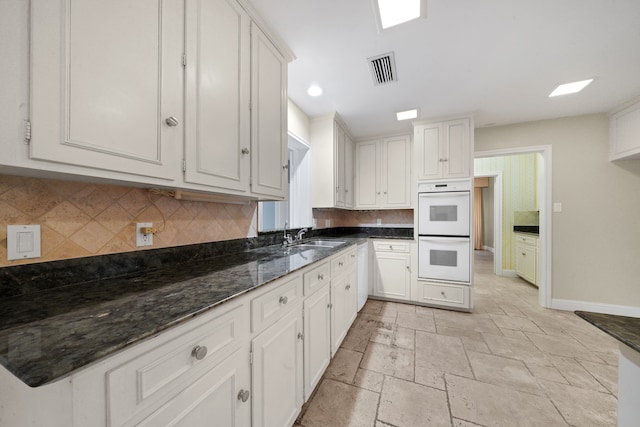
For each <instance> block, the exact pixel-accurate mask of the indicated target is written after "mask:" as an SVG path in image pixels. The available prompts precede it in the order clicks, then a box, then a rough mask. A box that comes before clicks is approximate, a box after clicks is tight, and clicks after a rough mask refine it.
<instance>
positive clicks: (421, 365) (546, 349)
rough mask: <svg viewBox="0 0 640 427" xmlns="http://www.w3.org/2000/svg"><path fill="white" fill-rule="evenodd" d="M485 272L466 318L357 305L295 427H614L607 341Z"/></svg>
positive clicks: (481, 268) (613, 376) (614, 374)
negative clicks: (343, 337) (473, 305)
mask: <svg viewBox="0 0 640 427" xmlns="http://www.w3.org/2000/svg"><path fill="white" fill-rule="evenodd" d="M492 268H493V258H492V255H491V253H489V252H484V251H483V252H478V253H476V265H475V308H474V311H473V313H472V314H468V313H459V312H454V311H447V310H439V309H431V308H426V307H418V306H413V305H408V304H399V303H390V302H381V301H374V300H369V301H368V302H367V304H366V305H365V307H364V308H363V309H362V311H361V312H360V313H359V315H358V318H357V319H356V321H355V322H354V324H353V326H352V327H351V329H350V331H349V334H348V335H347V337H346V338H345V340H344V342H343V344H342V347H341V348H340V349H339V351H338V352H337V354H336V355H335V357H334V359H333V361H332V362H331V364H330V365H329V367H328V368H327V371H326V373H325V375H324V378H323V380H322V381H321V383H320V385H319V386H318V387H317V389H316V391H315V394H314V395H313V396H312V398H311V400H310V401H309V402H308V403H307V404H306V405H305V406H304V407H303V409H302V412H301V414H300V416H299V418H298V420H297V423H296V426H300V427H301V426H303V427H316V426H322V427H327V426H331V427H345V426H374V427H388V426H395V427H409V426H411V427H413V426H450V427H470V426H509V427H513V426H544V427H551V426H568V425H570V426H598V427H600V426H615V425H616V412H617V398H616V395H617V383H618V368H617V363H618V357H617V351H618V350H617V348H618V346H617V343H616V341H615V340H613V339H612V338H610V337H608V336H607V335H606V334H604V333H602V332H600V331H599V330H597V329H596V328H595V327H593V326H591V325H590V324H588V323H587V322H585V321H584V320H582V319H580V318H578V317H577V316H575V315H574V314H573V313H570V312H561V311H554V310H547V309H543V308H541V307H540V306H539V305H538V302H537V290H536V288H534V287H533V286H531V285H529V284H527V283H526V282H524V281H522V280H520V279H518V278H507V277H498V276H495V275H493V273H492Z"/></svg>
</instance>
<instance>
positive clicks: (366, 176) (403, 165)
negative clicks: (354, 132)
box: [355, 135, 412, 209]
mask: <svg viewBox="0 0 640 427" xmlns="http://www.w3.org/2000/svg"><path fill="white" fill-rule="evenodd" d="M411 169H412V168H411V137H410V136H409V135H402V136H398V137H390V138H384V139H382V140H372V141H361V142H358V143H357V144H356V178H355V181H356V205H355V207H356V208H357V209H379V208H389V209H401V208H409V207H411Z"/></svg>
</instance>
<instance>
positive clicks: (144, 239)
mask: <svg viewBox="0 0 640 427" xmlns="http://www.w3.org/2000/svg"><path fill="white" fill-rule="evenodd" d="M145 227H153V223H151V222H139V223H137V224H136V246H152V245H153V233H143V232H142V231H141V230H140V229H141V228H145Z"/></svg>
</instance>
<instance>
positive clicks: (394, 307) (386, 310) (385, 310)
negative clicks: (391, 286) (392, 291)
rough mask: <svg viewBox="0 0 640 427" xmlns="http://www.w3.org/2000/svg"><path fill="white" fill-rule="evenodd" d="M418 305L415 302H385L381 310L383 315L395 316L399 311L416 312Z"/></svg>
mask: <svg viewBox="0 0 640 427" xmlns="http://www.w3.org/2000/svg"><path fill="white" fill-rule="evenodd" d="M415 312H416V306H415V305H414V304H410V303H407V304H404V303H401V302H385V303H384V304H383V305H382V309H381V310H380V315H381V316H395V315H396V314H398V313H415Z"/></svg>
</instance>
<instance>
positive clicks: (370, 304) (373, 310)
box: [361, 299, 384, 314]
mask: <svg viewBox="0 0 640 427" xmlns="http://www.w3.org/2000/svg"><path fill="white" fill-rule="evenodd" d="M383 305H384V302H383V301H377V300H374V299H368V300H367V302H366V303H365V305H364V307H362V311H361V313H368V314H380V310H381V309H382V306H383Z"/></svg>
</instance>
